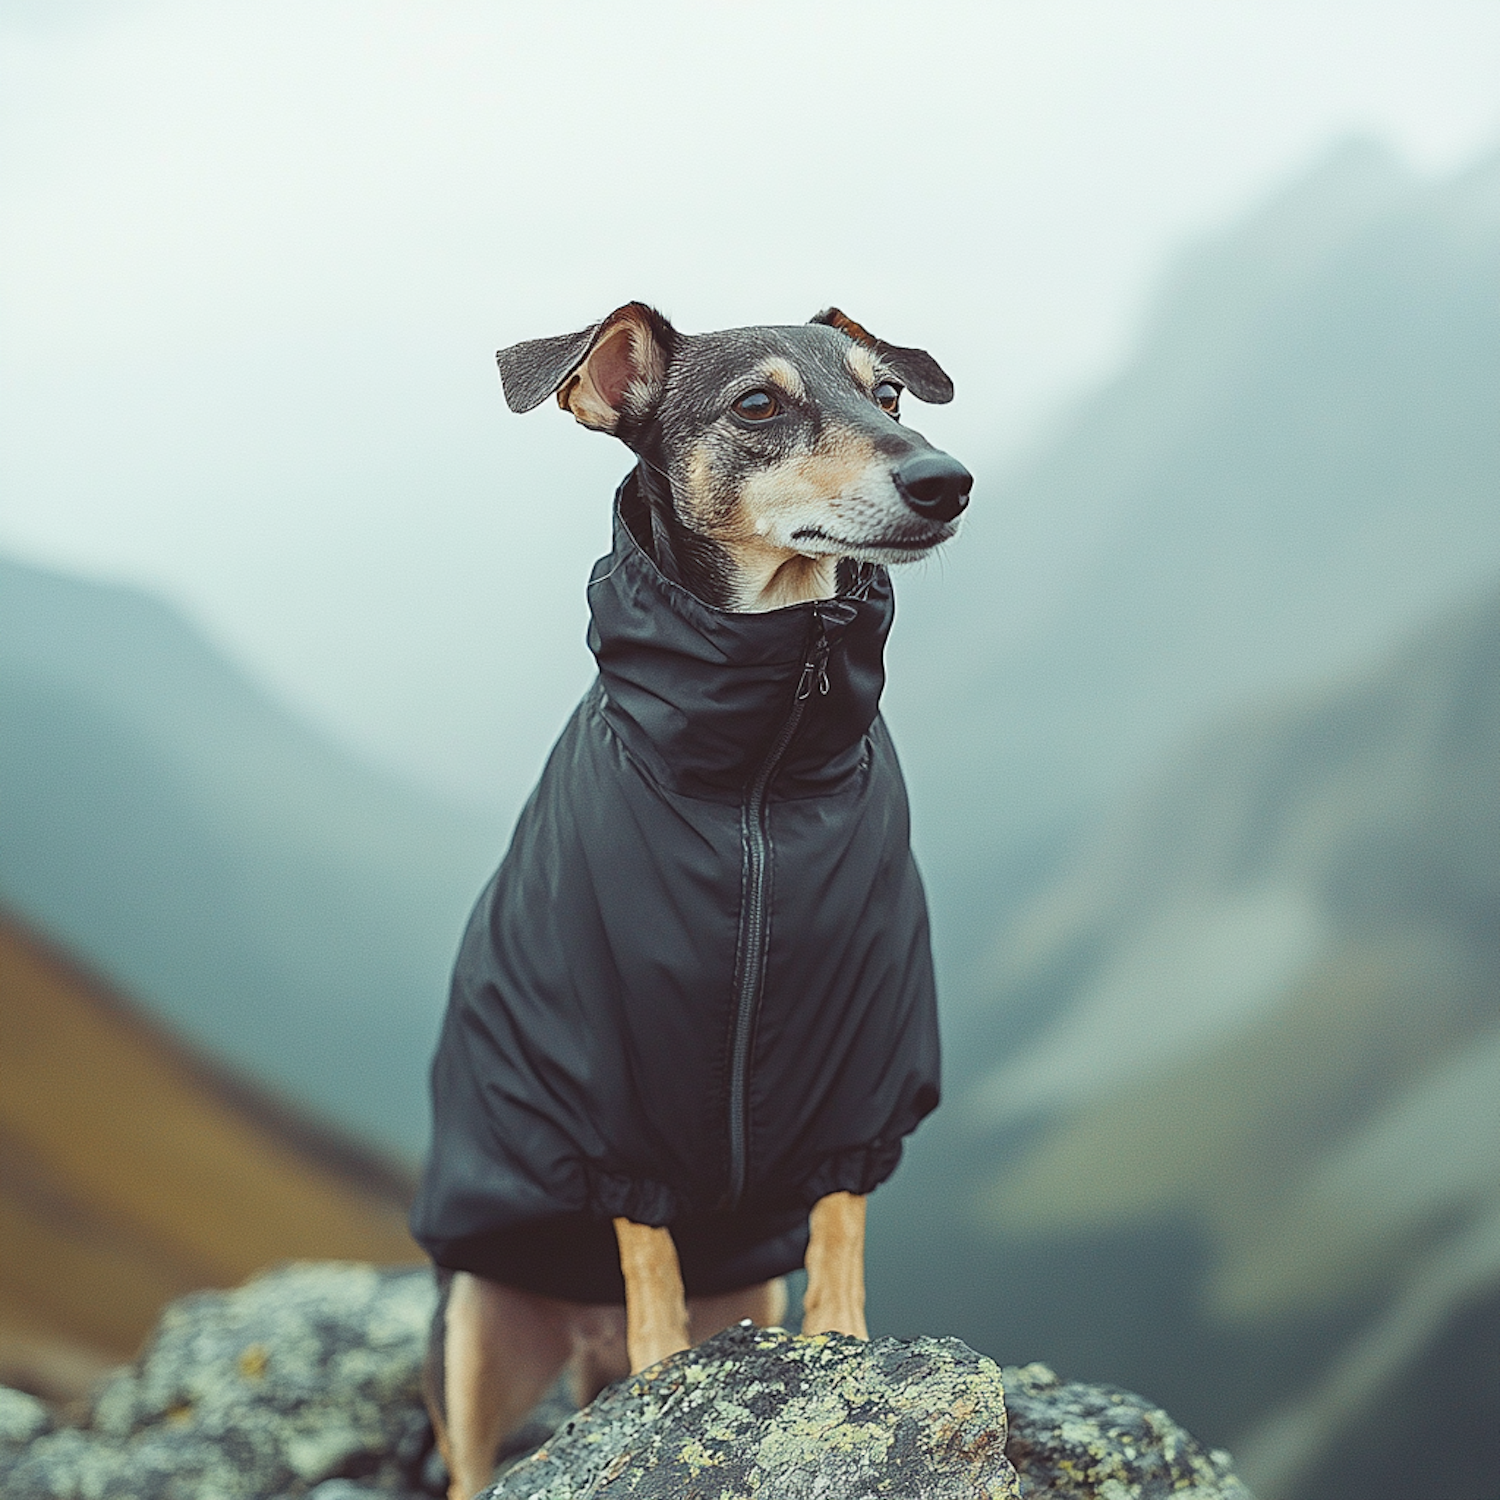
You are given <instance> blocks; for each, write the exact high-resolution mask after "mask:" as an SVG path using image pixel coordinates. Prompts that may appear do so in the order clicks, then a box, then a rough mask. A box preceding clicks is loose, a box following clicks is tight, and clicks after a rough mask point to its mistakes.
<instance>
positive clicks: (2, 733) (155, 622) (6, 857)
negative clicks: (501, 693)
mask: <svg viewBox="0 0 1500 1500" xmlns="http://www.w3.org/2000/svg"><path fill="white" fill-rule="evenodd" d="M503 838H504V832H503V830H502V829H500V828H498V827H496V826H495V824H494V822H493V820H492V819H491V818H487V817H479V816H472V815H468V814H465V813H464V812H462V811H461V810H458V809H455V808H450V807H447V806H444V805H442V804H440V803H437V802H434V801H429V800H426V799H424V798H422V797H421V796H419V795H418V794H416V793H414V792H412V791H410V790H408V789H407V788H406V787H404V786H402V785H400V784H399V783H397V782H396V781H394V780H392V779H388V778H386V777H384V776H383V775H381V774H379V773H378V772H376V771H374V770H372V769H369V768H367V767H365V766H364V765H362V764H361V763H359V762H358V761H357V760H355V759H354V758H353V757H352V756H350V755H348V754H347V753H345V752H343V751H341V750H340V749H338V748H337V747H335V746H333V745H331V744H329V743H328V742H326V741H324V740H323V739H321V738H320V737H319V736H318V735H317V734H315V733H314V732H313V731H311V730H310V729H308V728H307V727H305V726H304V725H302V724H301V723H300V722H299V721H298V720H297V719H296V718H295V717H294V716H293V715H291V714H290V713H288V712H286V711H285V710H283V709H282V708H281V707H280V706H279V705H277V704H276V703H275V702H274V701H273V700H272V699H271V698H270V697H269V695H267V694H266V693H265V692H264V691H262V690H261V689H260V688H258V687H257V686H256V685H255V684H254V683H252V682H251V681H249V680H248V679H247V678H246V677H245V676H244V675H243V674H242V673H241V672H240V671H239V670H238V669H237V668H236V667H235V666H234V665H233V664H232V663H230V662H229V661H228V660H227V659H226V658H224V657H223V656H222V655H220V654H219V653H218V652H216V651H215V650H214V649H213V648H212V647H211V646H210V645H209V644H208V643H207V642H205V640H204V639H203V638H202V637H201V636H200V635H199V634H198V633H197V632H195V631H194V630H193V628H192V627H191V626H190V625H189V624H188V623H187V622H186V621H184V620H183V619H182V618H181V617H180V616H178V615H177V614H176V613H175V612H174V611H173V610H171V609H170V608H169V607H168V606H166V605H164V604H163V603H161V602H159V601H157V600H155V599H153V598H151V597H149V596H148V595H146V594H144V593H142V592H138V591H135V590H132V589H128V588H121V587H113V586H109V585H104V584H97V583H90V582H85V581H81V580H77V579H71V578H65V577H60V576H57V575H54V574H51V573H48V572H44V571H41V570H38V569H35V568H30V567H26V566H23V565H22V564H20V563H16V562H11V561H4V560H0V907H4V908H8V909H9V910H11V911H12V912H14V913H15V914H16V915H18V916H20V917H21V918H23V919H24V920H25V921H26V922H28V923H29V924H31V925H32V926H34V927H35V928H37V929H38V930H39V931H41V932H44V933H46V934H48V935H49V936H50V937H51V938H53V939H54V940H55V941H57V942H59V943H61V944H62V945H64V946H65V947H66V948H67V949H68V950H69V951H70V952H71V953H73V954H75V955H77V956H78V957H80V958H81V959H83V960H84V961H86V962H87V964H88V965H89V966H90V967H92V968H93V969H95V970H97V971H99V972H100V973H103V974H106V975H108V976H109V978H110V979H111V980H112V981H113V982H114V983H115V984H117V985H118V986H120V987H121V988H122V989H123V990H124V991H125V992H126V993H128V994H130V995H132V996H134V997H136V998H137V999H138V1000H140V1001H141V1002H143V1003H146V1004H148V1005H149V1006H150V1007H151V1008H152V1009H153V1011H154V1012H155V1014H156V1015H158V1016H159V1017H160V1018H162V1019H163V1020H165V1021H168V1022H170V1023H171V1024H172V1025H173V1026H174V1027H176V1028H178V1029H179V1030H180V1031H181V1032H182V1034H183V1035H184V1036H186V1037H188V1038H190V1039H192V1040H193V1041H195V1042H196V1043H198V1044H199V1045H201V1046H204V1047H206V1048H207V1049H209V1050H210V1051H211V1052H212V1053H214V1054H215V1055H216V1056H218V1057H219V1058H221V1059H223V1060H224V1061H226V1062H228V1063H230V1064H232V1065H233V1066H235V1067H237V1068H239V1069H241V1070H243V1071H245V1072H247V1073H249V1074H251V1075H253V1076H255V1077H257V1078H259V1079H261V1080H262V1081H263V1082H265V1083H267V1084H269V1085H270V1086H272V1087H274V1088H276V1089H280V1090H282V1091H283V1092H285V1093H286V1094H287V1095H289V1096H290V1097H292V1098H294V1099H297V1100H301V1101H303V1102H304V1103H305V1104H306V1105H309V1106H311V1107H314V1108H316V1109H319V1110H321V1111H323V1112H324V1113H325V1114H326V1115H327V1116H329V1117H330V1118H331V1119H333V1120H335V1121H337V1122H338V1123H340V1124H341V1125H343V1126H344V1127H345V1128H346V1129H349V1130H352V1131H355V1132H357V1133H359V1134H362V1135H364V1136H365V1137H367V1138H368V1139H370V1140H372V1141H374V1142H377V1143H379V1144H381V1145H382V1146H384V1147H385V1148H387V1149H389V1150H392V1151H395V1152H398V1153H401V1154H403V1155H405V1156H407V1157H415V1155H416V1154H417V1153H418V1151H419V1150H420V1149H421V1146H422V1143H423V1141H424V1139H425V1129H426V1105H425V1099H424V1063H425V1058H426V1057H427V1055H428V1054H429V1052H430V1051H431V1047H432V1043H433V1040H434V1038H435V1035H436V1028H437V1024H438V1019H439V1017H440V1015H441V1011H442V1006H443V1003H444V1000H445V996H446V988H447V973H448V970H449V967H450V965H451V963H452V958H453V953H454V951H455V949H456V947H457V942H458V936H459V934H460V932H461V931H462V927H463V923H464V919H465V917H466V915H467V912H468V908H469V906H470V904H471V903H472V901H473V899H474V896H475V893H476V892H477V891H478V889H479V887H480V885H481V884H482V882H483V880H484V878H485V876H486V874H487V873H488V871H489V869H490V868H492V867H493V865H494V864H495V862H496V861H497V859H498V856H499V853H500V852H501V850H502V849H503Z"/></svg>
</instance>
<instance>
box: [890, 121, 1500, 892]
mask: <svg viewBox="0 0 1500 1500" xmlns="http://www.w3.org/2000/svg"><path fill="white" fill-rule="evenodd" d="M1497 284H1500V156H1496V157H1491V158H1489V159H1488V160H1485V161H1482V162H1480V163H1478V164H1477V165H1475V166H1474V167H1473V168H1471V169H1470V170H1468V171H1467V172H1465V173H1462V174H1460V175H1459V176H1457V177H1455V178H1452V179H1450V180H1444V181H1431V180H1427V179H1423V178H1419V177H1417V176H1415V175H1413V174H1411V173H1410V172H1408V171H1407V170H1406V169H1404V168H1403V167H1401V166H1400V165H1399V164H1398V163H1396V162H1395V161H1394V160H1393V159H1392V158H1391V157H1390V156H1389V154H1388V153H1386V152H1385V151H1384V150H1383V149H1381V148H1379V147H1377V146H1374V145H1370V144H1360V143H1355V144H1352V145H1349V146H1346V147H1344V148H1342V149H1341V150H1339V151H1337V152H1335V153H1333V154H1332V155H1331V156H1330V157H1329V158H1328V159H1327V160H1326V161H1324V162H1322V163H1321V164H1320V165H1318V166H1317V167H1316V168H1315V169H1314V170H1312V171H1310V172H1309V173H1308V174H1307V175H1306V176H1305V177H1303V178H1301V179H1299V180H1297V181H1295V182H1293V183H1291V184H1289V185H1288V186H1287V188H1286V189H1285V190H1284V191H1282V192H1281V193H1279V194H1277V195H1275V196H1273V197H1272V198H1271V199H1270V200H1269V201H1268V202H1266V203H1265V204H1263V205H1261V206H1260V207H1258V208H1257V209H1256V210H1255V211H1254V212H1252V213H1250V214H1248V215H1247V216H1246V217H1245V218H1244V219H1243V220H1241V221H1240V222H1238V223H1236V224H1233V225H1231V226H1230V227H1229V228H1227V229H1226V230H1225V231H1224V232H1223V233H1222V234H1220V235H1219V236H1217V237H1215V238H1214V239H1212V240H1210V241H1207V242H1205V243H1203V244H1201V245H1199V246H1198V247H1196V248H1194V249H1192V250H1191V251H1189V252H1187V253H1186V254H1184V255H1183V257H1182V258H1181V260H1180V261H1179V263H1178V265H1177V266H1176V267H1175V269H1174V270H1173V271H1172V272H1171V274H1169V275H1168V276H1167V277H1166V278H1165V280H1164V282H1163V285H1162V287H1161V289H1160V291H1159V293H1158V294H1157V297H1156V299H1155V303H1154V308H1153V310H1152V312H1151V313H1150V315H1149V316H1148V317H1147V319H1146V321H1145V324H1144V327H1143V330H1142V333H1141V336H1140V339H1139V341H1138V343H1137V346H1136V348H1135V349H1134V351H1133V352H1132V354H1131V356H1130V358H1129V360H1128V361H1127V363H1126V365H1125V367H1124V368H1123V369H1122V371H1121V373H1120V374H1119V375H1118V377H1117V378H1116V379H1114V380H1113V381H1112V382H1110V383H1109V384H1108V385H1106V386H1105V387H1104V388H1103V389H1101V390H1099V391H1098V392H1096V393H1094V394H1093V395H1091V396H1090V397H1088V398H1087V399H1086V400H1084V401H1082V402H1081V403H1080V404H1079V405H1078V406H1077V407H1076V408H1075V409H1074V410H1073V411H1072V412H1071V413H1070V414H1068V415H1067V416H1065V417H1064V418H1062V419H1061V420H1059V421H1058V422H1057V423H1056V424H1055V425H1054V427H1053V429H1052V431H1051V433H1050V434H1049V435H1048V437H1047V439H1046V440H1045V441H1044V442H1042V443H1041V444H1039V446H1038V447H1037V449H1036V450H1035V451H1034V452H1033V454H1032V455H1031V456H1030V457H1029V458H1028V459H1027V460H1026V461H1024V462H1022V463H1020V464H1018V465H1017V466H1015V468H1014V469H1013V471H1012V473H1011V475H1010V478H1009V479H1008V481H1007V482H1006V483H1005V484H1004V485H1002V486H1001V487H1000V489H999V491H998V492H997V491H995V490H994V489H988V490H985V491H983V492H980V493H976V496H975V502H974V505H973V506H972V507H971V511H970V514H969V516H968V517H967V518H966V522H965V525H966V532H965V535H963V536H962V537H961V538H960V539H959V540H958V541H957V542H956V543H955V545H954V546H953V548H952V549H950V555H948V556H947V557H945V559H944V561H943V563H942V566H941V568H940V569H933V570H931V571H930V572H928V573H927V574H926V575H925V576H921V577H917V578H914V579H912V580H910V582H909V583H908V581H907V579H906V578H905V577H903V579H902V584H903V589H902V605H903V608H902V614H901V620H900V624H899V628H898V630H897V632H896V635H895V638H894V640H893V650H892V666H891V688H890V692H889V695H888V701H889V704H890V709H891V717H892V722H893V725H894V727H895V729H896V732H897V736H898V741H899V743H900V745H901V748H902V752H903V756H904V758H905V760H906V763H907V766H908V769H909V771H910V773H911V778H912V781H913V786H914V795H915V813H916V828H917V833H918V837H919V839H920V842H921V850H922V852H923V854H924V855H925V857H926V863H927V865H928V867H929V868H930V869H931V870H932V872H933V874H934V876H935V878H936V880H937V882H938V885H939V888H940V889H942V890H944V891H947V890H948V889H949V887H950V886H952V887H955V890H954V899H955V900H956V901H963V900H964V891H965V888H966V887H967V886H968V885H969V884H970V883H971V882H972V881H973V879H974V878H975V870H976V867H978V868H986V869H987V868H989V867H991V866H992V865H993V864H994V862H995V861H996V860H997V859H998V860H1003V859H1005V858H1009V859H1012V860H1013V859H1015V858H1016V857H1017V853H1016V851H1018V850H1024V849H1026V848H1028V847H1029V846H1030V842H1031V841H1032V840H1033V839H1034V838H1035V837H1037V836H1038V835H1043V834H1045V833H1046V831H1047V830H1048V829H1052V828H1056V827H1058V826H1064V825H1069V824H1071V823H1073V822H1074V821H1075V820H1076V819H1077V817H1078V816H1079V814H1080V812H1081V811H1083V810H1086V809H1088V808H1090V807H1092V806H1093V805H1094V804H1096V803H1097V801H1098V799H1100V798H1102V797H1105V796H1108V795H1111V794H1115V793H1118V792H1119V791H1121V790H1122V789H1123V788H1124V787H1125V786H1127V785H1128V784H1129V783H1130V782H1131V781H1132V780H1133V779H1134V778H1136V777H1138V776H1139V775H1141V774H1144V772H1145V770H1146V769H1147V767H1148V766H1149V765H1150V764H1151V763H1152V761H1153V760H1154V759H1155V758H1156V757H1157V756H1159V755H1161V754H1163V753H1164V752H1165V751H1166V749H1167V747H1168V746H1169V745H1171V744H1172V743H1173V742H1174V741H1175V740H1177V739H1178V738H1179V737H1180V736H1181V735H1182V734H1184V733H1186V732H1188V731H1190V730H1191V729H1192V728H1193V727H1194V726H1195V725H1197V724H1201V723H1202V722H1204V721H1205V720H1206V718H1207V717H1209V716H1210V715H1213V714H1217V713H1222V712H1225V711H1228V710H1231V709H1233V708H1235V707H1237V706H1238V705H1239V704H1241V703H1243V702H1246V701H1248V700H1249V699H1250V698H1252V697H1255V696H1260V695H1263V694H1265V693H1268V692H1273V691H1279V690H1281V689H1282V688H1284V687H1286V686H1288V685H1292V684H1296V683H1312V682H1314V681H1317V680H1320V679H1321V678H1323V677H1326V676H1327V675H1328V674H1330V673H1333V672H1337V671H1341V670H1346V669H1349V668H1351V667H1352V666H1354V665H1355V664H1356V663H1357V662H1358V661H1360V660H1362V659H1363V658H1364V657H1366V656H1367V655H1368V654H1369V653H1370V652H1372V651H1374V650H1376V649H1378V648H1379V646H1380V645H1381V643H1383V642H1385V641H1388V640H1391V639H1394V638H1395V637H1396V636H1397V635H1398V634H1399V633H1400V632H1401V631H1403V630H1408V629H1414V628H1416V626H1417V625H1418V624H1419V623H1420V622H1421V621H1422V620H1423V619H1424V618H1426V617H1427V616H1429V615H1430V614H1431V613H1432V612H1433V611H1434V610H1436V609H1438V608H1441V607H1442V605H1443V604H1444V603H1445V601H1447V600H1449V599H1452V598H1454V597H1456V594H1457V593H1458V592H1461V591H1463V590H1465V589H1469V588H1473V587H1477V586H1479V585H1480V584H1481V583H1482V582H1483V581H1484V580H1485V579H1487V578H1489V577H1491V576H1493V575H1494V573H1495V572H1496V571H1497V570H1500V299H1497V298H1496V296H1495V287H1496V285H1497ZM949 866H952V867H954V873H953V874H950V873H949V869H948V867H949ZM975 915H976V918H978V917H981V914H980V913H978V912H976V913H975Z"/></svg>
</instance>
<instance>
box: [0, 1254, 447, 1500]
mask: <svg viewBox="0 0 1500 1500" xmlns="http://www.w3.org/2000/svg"><path fill="white" fill-rule="evenodd" d="M434 1301H435V1296H434V1289H433V1283H432V1276H431V1274H430V1272H428V1271H427V1270H426V1269H419V1270H418V1269H414V1270H410V1271H381V1270H376V1269H374V1268H373V1267H370V1266H352V1265H339V1264H324V1265H298V1266H290V1267H286V1268H284V1269H281V1270H278V1271H275V1272H271V1273H269V1274H267V1275H264V1276H260V1277H257V1278H256V1279H255V1280H253V1281H251V1282H249V1283H247V1284H246V1285H245V1286H243V1287H241V1288H240V1289H239V1290H237V1291H233V1292H204V1293H199V1294H197V1295H195V1296H191V1297H185V1298H183V1299H182V1300H181V1301H180V1302H175V1303H173V1304H172V1306H171V1307H169V1308H168V1309H167V1311H166V1313H165V1314H164V1315H163V1317H162V1320H161V1323H160V1324H159V1326H158V1328H157V1331H156V1333H155V1335H154V1336H153V1338H152V1339H151V1341H150V1343H149V1344H148V1345H147V1347H146V1349H145V1350H144V1351H143V1352H142V1354H141V1356H140V1358H139V1359H138V1360H137V1361H136V1363H135V1364H134V1365H133V1366H130V1367H129V1368H127V1369H125V1370H122V1371H121V1372H120V1373H119V1374H117V1375H115V1376H113V1377H112V1378H111V1379H110V1380H109V1381H108V1382H107V1384H106V1385H105V1387H104V1388H103V1390H102V1391H101V1393H100V1395H99V1397H98V1398H97V1400H96V1402H95V1404H94V1409H93V1412H92V1416H91V1420H90V1422H89V1424H88V1426H87V1427H84V1428H62V1429H59V1430H57V1431H54V1432H50V1433H45V1434H43V1435H41V1436H38V1437H36V1438H35V1439H34V1440H33V1441H32V1442H31V1443H30V1444H29V1445H28V1447H27V1448H26V1450H25V1452H24V1455H23V1456H22V1458H21V1459H20V1461H19V1462H18V1463H17V1464H16V1465H15V1466H14V1468H13V1469H12V1470H11V1471H10V1473H9V1474H8V1475H6V1484H5V1494H6V1497H7V1500H64V1497H67V1500H72V1497H74V1496H87V1497H89V1500H116V1497H119V1500H125V1497H127V1496H129V1497H132V1500H158V1497H159V1500H200V1497H203V1500H206V1497H209V1496H212V1497H213V1500H271V1497H279V1496H282V1495H286V1496H290V1497H300V1496H303V1495H305V1494H306V1493H307V1491H308V1490H309V1489H310V1488H312V1487H313V1486H315V1485H318V1484H320V1483H321V1482H322V1481H324V1480H328V1479H333V1478H349V1479H357V1480H359V1481H360V1483H361V1484H362V1485H364V1486H366V1487H368V1488H371V1489H375V1490H379V1491H384V1492H386V1493H389V1492H391V1491H400V1490H402V1489H406V1488H409V1487H410V1486H409V1479H410V1476H411V1475H413V1474H414V1473H415V1472H416V1471H417V1470H418V1469H419V1468H420V1466H421V1463H422V1460H423V1458H424V1457H425V1453H426V1448H427V1446H428V1444H429V1441H430V1438H429V1429H428V1425H427V1421H426V1417H425V1414H424V1413H423V1410H422V1403H421V1393H420V1389H419V1385H418V1379H419V1371H420V1367H421V1359H422V1353H423V1350H424V1348H425V1345H426V1340H427V1326H428V1322H429V1321H430V1319H431V1317H432V1310H433V1306H434Z"/></svg>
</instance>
